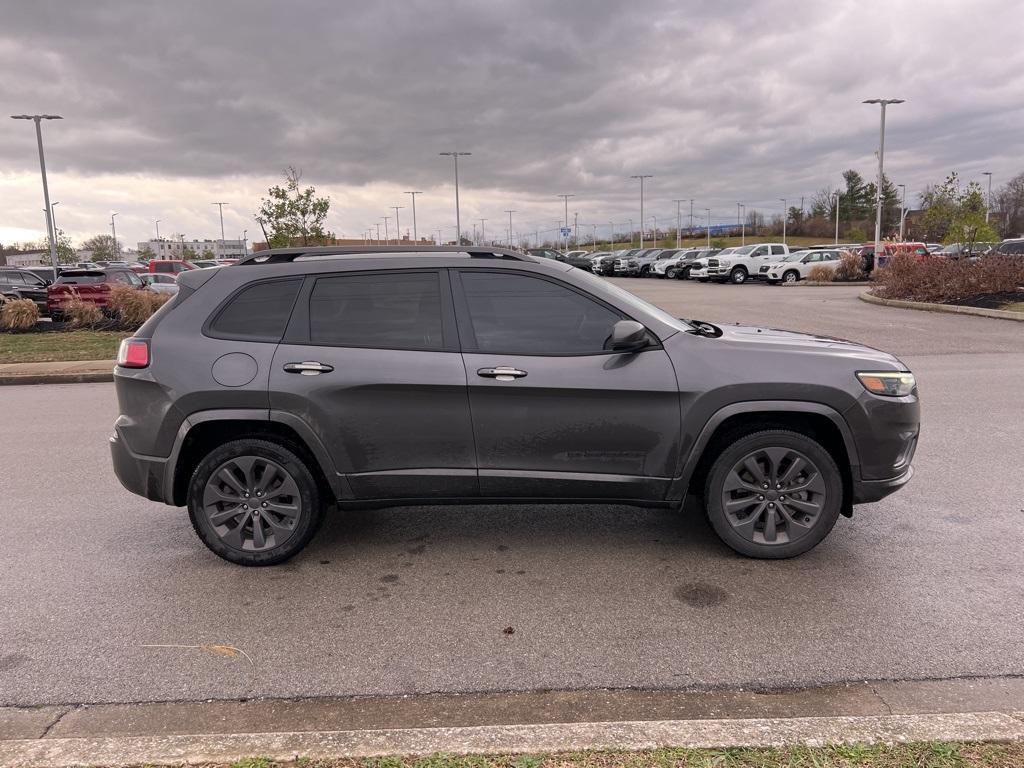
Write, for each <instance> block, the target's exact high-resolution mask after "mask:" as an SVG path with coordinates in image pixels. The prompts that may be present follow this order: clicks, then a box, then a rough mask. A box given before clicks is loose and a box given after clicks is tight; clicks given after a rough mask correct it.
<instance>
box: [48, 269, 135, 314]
mask: <svg viewBox="0 0 1024 768" xmlns="http://www.w3.org/2000/svg"><path fill="white" fill-rule="evenodd" d="M115 285H131V286H133V287H135V288H142V287H143V283H142V278H140V277H139V276H138V275H137V274H135V273H134V272H133V271H132V270H130V269H122V268H117V267H115V268H112V269H68V270H65V271H63V272H61V273H60V277H58V278H57V281H56V282H55V283H54V284H53V285H51V286H49V287H48V288H47V289H46V291H47V296H46V306H47V309H48V311H49V313H50V316H51V317H53V319H55V320H60V319H62V318H63V316H64V304H65V303H67V301H68V300H69V299H71V298H73V297H78V298H79V299H81V300H82V301H84V302H87V303H89V304H95V305H96V306H98V307H100V308H101V309H105V308H106V306H107V304H108V303H109V301H110V290H111V289H112V288H113V287H114V286H115Z"/></svg>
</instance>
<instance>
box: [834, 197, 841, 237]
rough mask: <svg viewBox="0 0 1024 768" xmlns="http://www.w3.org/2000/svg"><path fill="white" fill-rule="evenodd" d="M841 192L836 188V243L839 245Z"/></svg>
mask: <svg viewBox="0 0 1024 768" xmlns="http://www.w3.org/2000/svg"><path fill="white" fill-rule="evenodd" d="M840 196H841V193H840V192H839V190H836V242H835V244H836V245H839V198H840Z"/></svg>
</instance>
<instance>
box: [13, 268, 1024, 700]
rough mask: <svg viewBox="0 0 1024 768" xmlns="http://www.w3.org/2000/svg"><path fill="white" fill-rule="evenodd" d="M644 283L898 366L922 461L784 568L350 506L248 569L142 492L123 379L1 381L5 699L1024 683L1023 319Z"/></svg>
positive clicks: (661, 531)
mask: <svg viewBox="0 0 1024 768" xmlns="http://www.w3.org/2000/svg"><path fill="white" fill-rule="evenodd" d="M622 282H623V284H624V285H626V286H627V287H628V288H630V289H632V290H635V291H637V292H638V293H640V294H642V295H646V296H648V297H650V298H653V300H655V301H656V302H657V303H660V304H661V305H662V306H664V307H666V308H667V309H669V310H672V311H675V312H676V313H678V314H680V315H682V316H684V317H698V318H701V319H707V320H712V321H718V322H725V321H728V320H741V321H746V322H763V323H767V324H770V325H773V326H777V327H788V328H792V329H796V330H803V331H812V332H818V333H824V334H828V335H837V336H845V337H848V338H853V339H856V340H859V341H863V342H867V343H870V344H873V345H875V346H879V347H881V348H884V349H887V350H890V351H893V352H895V353H897V354H899V355H901V356H902V357H903V359H904V360H905V361H906V362H908V363H909V364H910V365H911V367H912V368H913V369H914V370H915V371H916V372H917V374H918V378H919V381H920V388H921V392H922V397H923V401H924V404H923V410H924V427H923V436H922V441H921V445H920V449H919V451H918V454H917V459H916V462H915V463H916V466H917V470H918V474H917V476H916V477H915V478H914V480H913V481H912V483H911V484H910V485H909V486H908V487H907V488H906V489H904V490H903V491H902V492H900V493H898V494H896V495H895V496H892V497H890V498H889V499H887V500H885V501H883V502H881V503H879V504H875V505H868V506H863V507H859V508H858V509H857V511H856V513H855V515H854V518H853V519H852V520H847V519H845V518H841V519H840V521H839V523H838V524H837V526H836V528H835V530H834V531H833V533H832V535H831V536H830V537H829V538H828V539H827V540H826V541H825V542H824V543H823V544H822V545H821V546H819V547H818V548H817V549H816V550H814V551H813V552H811V553H809V554H807V555H805V556H803V557H801V558H798V559H795V560H790V561H783V562H759V561H754V560H747V559H744V558H741V557H738V556H736V555H734V554H732V553H731V552H730V551H729V550H727V549H726V548H725V547H724V546H723V545H721V544H719V543H718V541H717V539H716V538H715V537H714V535H713V534H712V533H711V532H710V530H709V529H708V527H707V525H706V524H705V522H704V521H703V518H702V517H701V516H700V514H699V513H697V511H696V510H694V509H692V508H691V509H687V510H686V512H684V513H683V514H678V513H669V512H665V511H651V510H637V509H630V508H624V507H612V506H599V505H594V506H591V507H585V508H579V507H560V506H546V507H514V506H509V507H491V506H487V507H484V506H480V507H456V508H444V507H440V508H403V509H387V510H378V511H371V512H358V513H346V514H345V515H343V516H341V515H339V516H336V517H334V518H333V519H331V520H330V521H329V522H328V524H327V525H326V526H325V528H324V529H323V530H322V532H321V534H320V536H319V538H318V539H317V540H316V541H315V542H314V544H313V545H312V546H311V547H310V549H309V550H307V552H305V553H304V554H303V555H302V556H300V557H298V558H297V559H295V560H294V561H292V562H290V563H288V564H286V565H284V566H280V567H276V568H270V569H262V570H260V569H244V568H239V567H236V566H231V565H228V564H226V563H224V562H222V561H220V560H218V559H217V558H216V557H214V556H213V555H212V554H210V553H208V552H207V551H206V549H205V548H204V547H202V545H201V544H200V543H199V541H198V540H197V539H196V537H195V536H194V534H193V532H192V530H191V528H190V526H189V523H188V519H187V516H186V514H185V513H184V511H183V510H177V509H172V508H169V507H165V506H161V505H158V504H153V503H150V502H147V501H144V500H142V499H140V498H137V497H135V496H132V495H130V494H128V493H127V492H126V491H124V490H122V489H121V487H120V486H119V484H118V483H117V480H116V479H115V478H114V477H113V475H112V473H111V470H110V462H109V458H108V455H107V447H106V438H107V435H108V433H109V431H110V425H111V423H112V422H113V420H114V417H115V400H114V393H113V387H112V385H109V384H78V385H65V386H32V387H3V388H0V521H3V528H2V533H0V704H22V705H29V704H42V703H81V702H119V701H158V700H181V699H204V698H221V699H224V698H236V697H251V696H275V697H281V696H284V697H290V696H322V695H350V694H362V695H373V694H396V693H399V694H401V693H417V692H433V691H445V692H466V691H503V690H537V689H548V688H567V689H577V688H598V687H610V688H624V687H630V688H637V687H639V688H686V687H701V686H707V687H718V686H757V687H777V686H795V685H814V684H823V683H831V682H836V681H848V680H873V679H923V678H947V677H970V676H1000V675H1022V674H1024V643H1022V637H1024V568H1022V565H1024V475H1022V470H1024V440H1022V437H1021V433H1022V427H1024V390H1022V386H1021V381H1022V380H1024V325H1019V324H1015V323H1010V322H1007V321H1001V320H990V319H982V318H971V317H955V316H952V315H936V314H931V313H923V312H914V311H907V310H896V309H888V308H883V307H875V306H872V305H868V304H864V303H863V302H859V301H857V300H856V289H845V288H844V289H832V288H820V289H815V288H771V287H767V286H760V285H751V286H702V285H698V284H695V283H678V282H656V281H650V280H648V281H641V280H625V281H622ZM507 627H512V628H513V629H514V633H512V634H506V633H505V632H503V630H505V629H506V628H507ZM209 645H226V646H231V647H233V648H237V649H239V650H240V651H243V652H244V654H243V653H237V654H235V655H231V654H233V653H234V652H233V651H230V650H224V649H220V652H218V649H215V648H214V649H211V648H205V649H204V648H203V647H201V646H209Z"/></svg>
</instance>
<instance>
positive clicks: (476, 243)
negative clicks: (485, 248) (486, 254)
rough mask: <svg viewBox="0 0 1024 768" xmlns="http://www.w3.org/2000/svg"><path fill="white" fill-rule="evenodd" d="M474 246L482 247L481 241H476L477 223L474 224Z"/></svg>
mask: <svg viewBox="0 0 1024 768" xmlns="http://www.w3.org/2000/svg"><path fill="white" fill-rule="evenodd" d="M473 245H480V243H479V241H477V239H476V222H475V221H474V222H473Z"/></svg>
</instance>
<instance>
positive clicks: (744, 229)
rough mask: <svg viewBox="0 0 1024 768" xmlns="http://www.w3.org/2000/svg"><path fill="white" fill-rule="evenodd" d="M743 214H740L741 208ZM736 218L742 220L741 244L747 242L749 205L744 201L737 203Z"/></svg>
mask: <svg viewBox="0 0 1024 768" xmlns="http://www.w3.org/2000/svg"><path fill="white" fill-rule="evenodd" d="M741 208H742V209H743V214H742V215H741V214H740V209H741ZM736 218H738V219H739V220H740V245H746V244H747V206H746V205H744V204H743V203H736Z"/></svg>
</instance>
